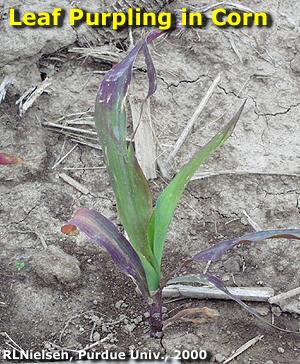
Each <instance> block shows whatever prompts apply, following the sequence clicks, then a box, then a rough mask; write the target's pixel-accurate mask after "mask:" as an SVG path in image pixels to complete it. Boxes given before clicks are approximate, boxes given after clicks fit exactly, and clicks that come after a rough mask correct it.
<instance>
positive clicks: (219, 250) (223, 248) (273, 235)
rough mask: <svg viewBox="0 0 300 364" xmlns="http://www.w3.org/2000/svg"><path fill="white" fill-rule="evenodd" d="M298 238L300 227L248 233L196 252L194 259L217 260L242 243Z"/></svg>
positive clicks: (299, 237) (299, 236)
mask: <svg viewBox="0 0 300 364" xmlns="http://www.w3.org/2000/svg"><path fill="white" fill-rule="evenodd" d="M279 238H286V239H297V240H300V229H283V230H266V231H258V232H254V233H250V234H246V235H244V236H242V237H240V238H237V239H232V240H223V241H220V242H219V243H217V244H215V245H214V246H212V247H211V248H208V249H206V250H203V251H202V252H200V253H198V254H196V255H195V256H194V257H193V260H196V261H204V262H208V261H216V260H218V259H219V258H220V257H221V256H222V255H223V254H225V253H226V252H227V251H228V250H230V249H232V248H233V247H234V246H236V245H238V244H240V243H257V242H259V241H262V240H266V239H279Z"/></svg>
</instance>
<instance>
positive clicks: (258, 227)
mask: <svg viewBox="0 0 300 364" xmlns="http://www.w3.org/2000/svg"><path fill="white" fill-rule="evenodd" d="M242 214H243V215H245V217H246V219H247V221H248V223H249V225H250V226H252V227H253V229H254V230H255V231H262V230H263V229H262V228H261V227H260V226H259V225H258V224H257V223H256V222H255V221H254V220H253V219H252V218H251V217H250V216H249V214H248V213H247V211H246V210H243V211H242Z"/></svg>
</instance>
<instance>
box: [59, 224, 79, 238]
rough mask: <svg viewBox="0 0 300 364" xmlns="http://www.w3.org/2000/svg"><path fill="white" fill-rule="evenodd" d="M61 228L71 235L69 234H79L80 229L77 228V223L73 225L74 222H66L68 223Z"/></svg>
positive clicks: (64, 232) (63, 231)
mask: <svg viewBox="0 0 300 364" xmlns="http://www.w3.org/2000/svg"><path fill="white" fill-rule="evenodd" d="M60 230H61V232H62V233H63V234H65V235H69V236H77V235H79V230H78V229H77V227H76V226H75V225H72V224H66V225H64V226H62V227H61V229H60Z"/></svg>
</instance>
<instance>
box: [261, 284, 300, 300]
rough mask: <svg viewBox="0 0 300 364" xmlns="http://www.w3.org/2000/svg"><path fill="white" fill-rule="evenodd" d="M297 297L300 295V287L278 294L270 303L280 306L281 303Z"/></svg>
mask: <svg viewBox="0 0 300 364" xmlns="http://www.w3.org/2000/svg"><path fill="white" fill-rule="evenodd" d="M297 295H300V287H298V288H294V289H291V290H290V291H287V292H284V293H280V294H277V295H276V296H273V297H271V298H269V300H268V301H269V303H270V304H274V303H275V304H279V303H280V302H282V301H284V300H286V299H288V298H291V297H294V296H297Z"/></svg>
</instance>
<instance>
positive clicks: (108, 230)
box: [62, 208, 149, 299]
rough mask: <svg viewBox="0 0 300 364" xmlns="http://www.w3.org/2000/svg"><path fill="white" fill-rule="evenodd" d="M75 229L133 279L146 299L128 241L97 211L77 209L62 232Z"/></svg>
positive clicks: (142, 274) (141, 273)
mask: <svg viewBox="0 0 300 364" xmlns="http://www.w3.org/2000/svg"><path fill="white" fill-rule="evenodd" d="M77 229H79V230H80V231H81V232H83V233H84V234H85V235H86V236H87V237H88V238H90V239H91V240H92V241H93V242H94V243H96V244H98V245H100V246H101V247H102V248H103V249H104V250H106V252H107V253H108V254H109V255H110V256H111V258H112V260H113V261H114V263H115V264H116V265H117V266H118V268H119V269H120V270H121V271H122V272H123V273H125V274H126V275H127V276H129V277H130V278H132V279H133V281H134V282H135V283H136V285H137V287H138V289H139V291H140V292H141V293H142V295H143V296H144V297H145V298H146V299H147V298H148V295H149V293H148V288H147V281H146V277H145V271H144V269H143V266H142V263H141V260H140V258H139V256H138V255H137V253H136V252H135V250H134V249H133V247H132V246H131V244H130V243H129V241H128V240H127V239H126V238H125V237H124V235H122V234H121V233H120V232H119V231H118V229H117V227H116V226H115V225H114V224H113V223H112V222H110V221H109V220H108V219H107V218H106V217H104V216H103V215H101V214H100V213H98V212H97V211H94V210H90V209H84V208H81V209H78V210H77V211H76V212H75V214H74V216H73V217H72V219H71V220H70V221H69V222H68V224H66V225H64V226H63V227H62V232H64V233H67V234H70V233H71V235H72V233H74V232H75V231H76V230H77Z"/></svg>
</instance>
